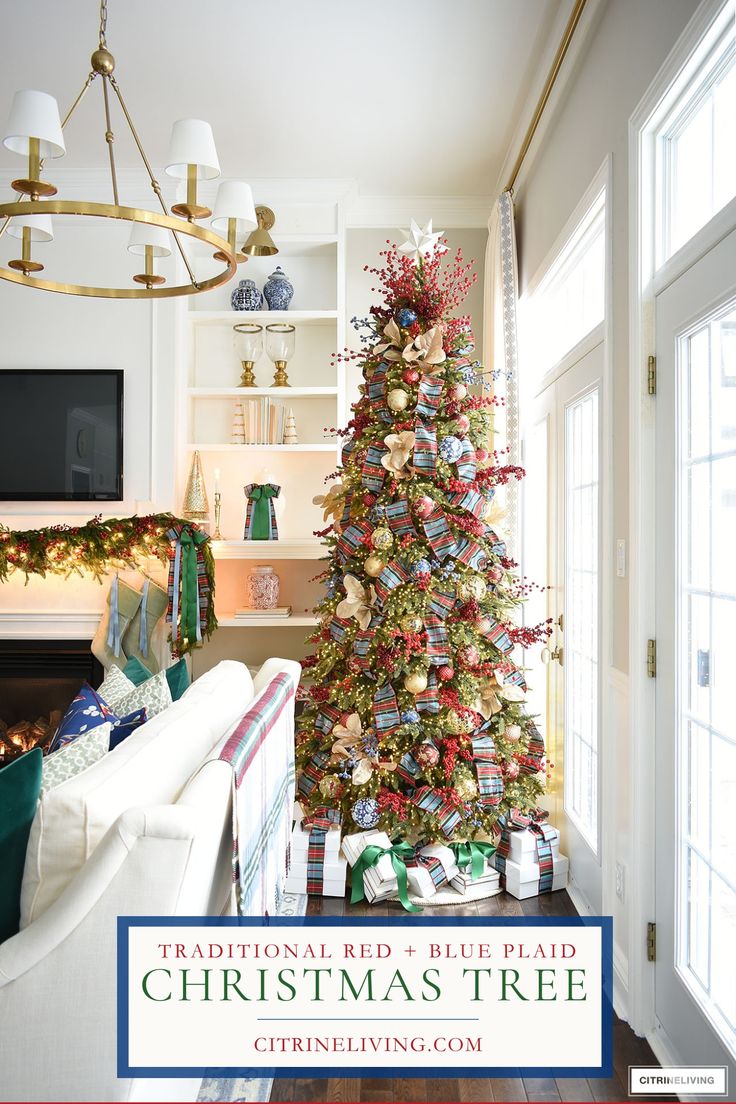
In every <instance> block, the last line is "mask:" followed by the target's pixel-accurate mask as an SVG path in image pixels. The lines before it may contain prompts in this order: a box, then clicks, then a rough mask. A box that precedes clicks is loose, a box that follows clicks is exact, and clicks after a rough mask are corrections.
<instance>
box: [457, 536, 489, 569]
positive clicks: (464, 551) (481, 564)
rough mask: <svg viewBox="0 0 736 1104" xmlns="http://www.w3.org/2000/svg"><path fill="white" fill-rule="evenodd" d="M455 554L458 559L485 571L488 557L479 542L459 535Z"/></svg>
mask: <svg viewBox="0 0 736 1104" xmlns="http://www.w3.org/2000/svg"><path fill="white" fill-rule="evenodd" d="M453 555H454V557H455V559H456V560H460V561H461V563H464V564H467V565H468V567H472V568H474V569H475V570H476V571H483V569H484V568H485V567H486V566H487V564H488V557H487V556H486V554H485V552H484V551H483V549H482V548H481V546H480V545H479V544H477V543H476V541H474V540H470V538H469V537H458V538H457V542H456V544H455V551H454V552H453Z"/></svg>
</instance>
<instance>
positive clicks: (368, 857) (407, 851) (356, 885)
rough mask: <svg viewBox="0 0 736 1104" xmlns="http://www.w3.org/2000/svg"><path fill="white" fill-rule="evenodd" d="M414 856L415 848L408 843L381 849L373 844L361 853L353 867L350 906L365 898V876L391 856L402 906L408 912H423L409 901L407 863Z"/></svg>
mask: <svg viewBox="0 0 736 1104" xmlns="http://www.w3.org/2000/svg"><path fill="white" fill-rule="evenodd" d="M413 854H414V848H413V847H411V846H410V845H409V844H408V843H395V844H393V846H392V847H379V846H378V844H376V843H371V844H369V845H368V847H366V848H365V850H364V851H363V852H362V853H361V855H360V858H359V859H358V861H357V862H356V864H355V866H354V867H353V889H352V893H351V896H350V904H351V905H355V904H357V903H358V901H362V900H363V898H364V897H365V892H364V890H363V875H364V874H365V872H366V870H368V869H369V868H370V867H371V866H375V865H376V863H377V862H378V860H379V859H380V858H382V857H383V856H384V855H390V856H391V864H392V866H393V868H394V872H395V874H396V883H397V886H398V895H399V900H400V901H401V904H402V905H403V906H404V908H405V909H406V911H407V912H421V911H422V909H421V908H420V907H419V905H413V904H412V903H411V901H410V900H409V885H408V880H407V877H406V861H407V859H410V858H411V857H412V856H413Z"/></svg>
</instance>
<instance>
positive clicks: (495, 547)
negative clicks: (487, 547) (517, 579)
mask: <svg viewBox="0 0 736 1104" xmlns="http://www.w3.org/2000/svg"><path fill="white" fill-rule="evenodd" d="M487 538H488V540H489V541H490V542H491V552H492V553H493V555H494V556H498V558H499V559H500V560H502V559H504V557H505V555H506V541H502V540H501V538H500V537H499V536H498V535H497V534H496V533H494V532H493V530H492V529H489V530H488V534H487Z"/></svg>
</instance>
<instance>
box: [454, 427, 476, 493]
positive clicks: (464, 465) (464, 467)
mask: <svg viewBox="0 0 736 1104" xmlns="http://www.w3.org/2000/svg"><path fill="white" fill-rule="evenodd" d="M460 442H461V444H462V446H463V451H462V454H461V456H460V459H459V460H458V461H456V465H455V466H456V467H457V474H458V478H460V479H462V481H463V482H464V483H472V482H473V480H474V479H475V476H476V472H477V471H478V463H477V461H476V459H475V449H474V448H473V443H472V441H471V440H470V439H469V438H468V437H461V438H460Z"/></svg>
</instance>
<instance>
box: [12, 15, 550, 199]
mask: <svg viewBox="0 0 736 1104" xmlns="http://www.w3.org/2000/svg"><path fill="white" fill-rule="evenodd" d="M108 2H109V17H108V45H109V48H110V49H111V50H112V52H113V53H114V54H115V57H116V59H117V68H116V72H115V75H116V77H117V79H118V82H119V85H120V88H121V90H122V92H123V95H124V96H125V98H126V100H127V103H128V107H129V109H130V111H131V114H132V116H133V119H134V121H135V123H136V125H137V127H138V130H139V133H140V135H141V138H142V140H143V144H144V147H145V149H146V151H147V153H148V156H149V159H150V160H151V162H152V163H153V164H154V166H160V165H162V164H164V163H165V157H166V150H167V146H168V139H169V131H170V127H171V123H172V121H173V120H174V119H177V118H181V117H186V116H196V117H199V118H204V119H207V120H208V121H209V122H210V123H211V124H212V126H213V128H214V132H215V141H216V143H217V147H218V152H219V157H220V164H221V167H222V171H223V175H224V176H228V177H233V176H239V177H244V178H245V179H248V178H249V177H250V178H258V177H271V178H273V177H351V178H355V179H356V180H357V181H358V184H359V187H360V190H361V191H362V192H363V193H365V194H369V195H370V194H373V195H382V194H393V195H402V194H407V195H409V194H415V195H435V194H445V195H488V194H489V193H490V192H491V191H492V190H493V187H494V185H495V183H496V177H497V175H498V172H499V170H500V167H501V164H502V162H503V158H504V155H505V153H506V150H507V147H508V143H509V141H510V139H511V135H512V132H513V129H514V125H515V123H516V121H517V117H518V113H519V111H520V109H521V105H522V104H523V102H524V99H525V97H526V93H527V82H528V80H529V78H530V77H531V76H532V75H533V74H534V73H535V69H536V67H537V65H538V63H539V55H540V51H541V49H542V48H543V45H544V42H545V39H546V37H547V35H548V34H549V31H550V27H551V25H552V23H553V21H554V18H555V16H556V14H557V12H558V8H559V4H560V0H260V2H256V0H196V2H195V0H108ZM97 21H98V6H97V3H96V0H63V2H62V0H34V2H33V3H32V4H30V3H25V4H10V3H8V4H7V5H6V11H5V18H4V20H3V35H2V39H3V42H2V46H1V47H0V53H1V54H2V66H0V123H4V117H6V114H7V111H8V109H9V106H10V99H11V97H12V94H13V92H14V91H15V90H16V89H18V88H39V89H42V90H44V91H47V92H50V93H52V94H53V95H54V96H56V97H57V99H58V101H59V106H60V109H61V112H62V115H63V114H64V112H65V111H66V109H67V108H68V106H69V105H70V103H71V102H72V100H73V98H74V97H75V96H76V94H77V92H78V91H79V89H80V88H81V86H82V83H83V81H84V79H85V76H86V73H87V72H88V70H89V54H90V53H91V51H92V49H93V48H94V47H95V46H96V41H97ZM99 83H100V82H96V83H95V84H93V85H92V87H91V88H90V90H89V92H88V93H87V97H86V100H85V101H84V102H83V104H82V105H81V106H80V107H79V109H78V114H77V115H76V116H75V118H74V119H73V120H72V122H71V123H70V124H69V128H68V131H67V139H66V141H67V155H66V157H65V158H64V159H63V161H59V162H56V164H58V165H61V164H64V165H65V167H68V168H73V167H76V168H82V167H84V168H86V167H91V166H101V165H105V164H106V163H107V149H106V145H105V141H104V123H103V115H102V93H101V89H100V87H99ZM113 130H114V132H115V135H116V143H115V149H116V154H117V158H118V163H119V165H120V166H121V167H126V166H134V165H137V164H138V163H139V162H138V161H137V155H136V153H135V150H134V148H133V146H132V144H131V142H130V141H129V140H127V139H126V134H125V127H124V124H123V121H122V118H121V117H120V114H119V112H117V113H116V114H115V115H114V116H113ZM19 164H20V163H19V161H18V159H17V158H16V157H14V156H13V155H12V154H9V153H8V152H7V151H6V150H4V149H3V150H2V153H1V154H0V168H13V169H14V168H16V167H17V166H19ZM48 168H49V170H50V166H49V167H48ZM47 175H53V173H52V172H50V171H47Z"/></svg>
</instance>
